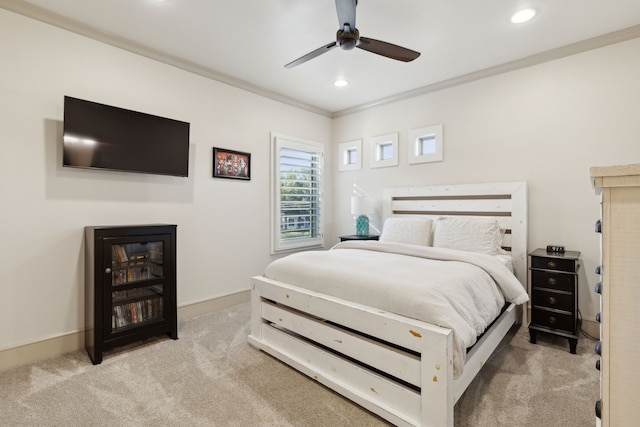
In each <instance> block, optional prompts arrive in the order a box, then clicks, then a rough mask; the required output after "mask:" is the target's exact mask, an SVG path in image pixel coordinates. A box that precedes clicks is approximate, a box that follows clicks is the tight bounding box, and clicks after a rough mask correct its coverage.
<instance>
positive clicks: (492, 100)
mask: <svg viewBox="0 0 640 427" xmlns="http://www.w3.org/2000/svg"><path fill="white" fill-rule="evenodd" d="M638 76H640V39H635V40H631V41H627V42H624V43H620V44H616V45H612V46H608V47H605V48H601V49H598V50H594V51H589V52H586V53H582V54H579V55H574V56H571V57H567V58H564V59H562V60H557V61H554V62H549V63H545V64H541V65H538V66H535V67H530V68H527V69H523V70H519V71H515V72H510V73H507V74H503V75H499V76H495V77H492V78H488V79H485V80H480V81H477V82H473V83H470V84H465V85H461V86H458V87H454V88H451V89H447V90H442V91H440V92H436V93H432V94H428V95H423V96H420V97H417V98H413V99H410V100H405V101H402V102H397V103H394V104H390V105H386V106H380V107H378V108H373V109H369V110H366V111H363V112H360V113H356V114H352V115H348V116H344V117H341V118H338V119H336V120H334V131H333V140H334V143H335V144H339V143H341V142H345V141H351V140H354V139H359V138H362V139H363V151H364V153H363V154H364V155H363V160H364V165H363V169H362V170H361V171H357V172H336V178H335V180H334V184H335V188H334V209H335V211H334V220H335V222H336V231H337V233H338V234H352V233H353V232H354V225H353V219H352V218H351V215H350V212H349V197H350V195H351V192H352V190H353V187H354V185H356V186H359V187H361V188H362V189H363V190H364V191H366V192H368V193H370V194H371V195H373V196H380V195H381V189H382V188H384V187H394V186H405V185H438V184H457V183H467V182H469V183H473V182H493V181H520V180H523V181H527V182H528V186H529V249H530V250H533V249H535V248H537V247H545V246H546V245H547V244H555V245H565V247H566V248H567V249H571V250H578V251H581V252H582V261H583V269H582V271H581V273H580V276H579V280H580V283H579V284H580V290H579V305H580V309H581V312H582V314H583V317H584V318H585V319H587V320H593V319H594V316H595V313H596V312H597V311H598V298H596V295H595V294H594V292H593V288H594V285H595V283H596V281H597V276H596V275H595V274H594V269H595V266H596V265H597V264H598V262H599V261H598V260H599V240H598V237H597V235H596V234H595V233H594V232H593V230H594V223H595V221H596V220H597V219H598V218H599V204H598V200H599V199H598V198H597V197H596V196H595V193H594V191H593V189H592V187H591V183H590V179H589V177H590V175H589V168H590V167H591V166H605V165H614V164H628V163H640V140H639V139H638V135H640V120H639V119H638V117H639V114H640V79H638ZM433 124H443V125H444V161H442V162H440V163H431V164H422V165H411V166H409V165H408V162H407V146H406V144H407V131H408V130H410V129H415V128H420V127H424V126H428V125H433ZM392 132H399V136H400V140H399V142H400V144H399V145H400V152H399V160H400V164H399V166H398V167H390V168H383V169H370V167H369V164H370V162H369V147H370V138H371V137H373V136H377V135H385V134H388V133H392ZM336 157H337V154H336ZM336 160H337V159H336ZM376 225H377V226H380V224H379V223H378V224H376Z"/></svg>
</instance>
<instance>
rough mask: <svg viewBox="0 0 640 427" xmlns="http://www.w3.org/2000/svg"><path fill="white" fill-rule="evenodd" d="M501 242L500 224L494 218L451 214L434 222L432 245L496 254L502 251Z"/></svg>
mask: <svg viewBox="0 0 640 427" xmlns="http://www.w3.org/2000/svg"><path fill="white" fill-rule="evenodd" d="M501 244H502V233H501V232H500V224H498V221H497V220H495V219H491V218H478V217H468V216H452V217H442V218H438V219H437V220H436V221H435V223H434V232H433V246H434V247H439V248H449V249H458V250H461V251H469V252H479V253H483V254H488V255H496V254H499V253H503V252H502V250H501V247H500V245H501Z"/></svg>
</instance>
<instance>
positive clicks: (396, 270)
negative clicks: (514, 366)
mask: <svg viewBox="0 0 640 427" xmlns="http://www.w3.org/2000/svg"><path fill="white" fill-rule="evenodd" d="M505 261H506V259H505V258H504V256H500V257H496V256H492V255H485V254H479V253H473V252H466V251H459V250H454V249H443V248H434V247H428V246H418V245H410V244H402V243H386V242H375V241H347V242H342V243H339V244H337V245H336V246H334V247H333V248H332V249H331V250H328V251H309V252H299V253H296V254H292V255H289V256H286V257H284V258H281V259H279V260H276V261H274V262H273V263H271V264H270V265H269V266H268V267H267V268H266V270H265V273H264V276H265V277H268V278H271V279H274V280H278V281H281V282H284V283H288V284H291V285H295V286H299V287H302V288H305V289H308V290H311V291H315V292H319V293H323V294H327V295H332V296H335V297H338V298H342V299H345V300H348V301H352V302H356V303H359V304H363V305H366V306H369V307H374V308H377V309H380V310H384V311H388V312H392V313H395V314H399V315H402V316H406V317H410V318H414V319H418V320H422V321H425V322H428V323H431V324H435V325H438V326H442V327H446V328H449V329H451V330H452V331H453V342H454V355H453V356H454V357H453V359H454V377H457V376H458V375H459V374H460V373H461V372H462V369H463V367H464V361H465V356H466V349H467V348H468V347H471V346H472V345H473V344H474V343H475V342H476V340H477V338H478V336H479V335H481V334H482V333H483V332H484V331H485V330H486V328H487V327H488V326H489V325H490V324H491V322H493V321H494V320H495V319H496V318H497V317H498V316H499V314H500V312H501V309H502V307H503V306H504V304H505V302H511V303H515V304H522V303H524V302H526V301H527V300H528V295H527V292H526V290H525V288H524V287H523V286H522V284H520V282H519V281H518V280H517V279H516V277H515V276H514V275H513V273H512V272H511V271H510V269H509V267H508V265H509V263H508V262H505Z"/></svg>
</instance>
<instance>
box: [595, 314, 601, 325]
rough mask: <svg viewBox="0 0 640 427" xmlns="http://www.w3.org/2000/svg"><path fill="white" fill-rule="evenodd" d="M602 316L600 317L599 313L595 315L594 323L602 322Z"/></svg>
mask: <svg viewBox="0 0 640 427" xmlns="http://www.w3.org/2000/svg"><path fill="white" fill-rule="evenodd" d="M601 319H602V316H601V315H600V313H596V322H598V323H601V322H602V320H601Z"/></svg>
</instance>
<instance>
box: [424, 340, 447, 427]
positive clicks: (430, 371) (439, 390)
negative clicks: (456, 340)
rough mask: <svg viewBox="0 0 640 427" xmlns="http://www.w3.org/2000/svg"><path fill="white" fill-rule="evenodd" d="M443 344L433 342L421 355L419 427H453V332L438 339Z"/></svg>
mask: <svg viewBox="0 0 640 427" xmlns="http://www.w3.org/2000/svg"><path fill="white" fill-rule="evenodd" d="M439 339H440V340H442V341H446V343H443V344H444V345H442V344H436V345H434V343H433V342H431V343H429V344H428V345H427V344H426V342H425V344H426V345H425V347H427V346H428V347H429V348H424V349H422V351H421V356H420V357H421V364H420V366H421V369H422V372H421V376H422V380H421V384H422V391H421V396H420V399H421V405H422V410H421V414H420V425H423V426H427V427H430V426H433V427H453V407H454V405H455V396H454V394H453V389H452V387H451V384H452V383H453V332H452V331H449V333H448V334H446V335H441V336H440V337H439Z"/></svg>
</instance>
